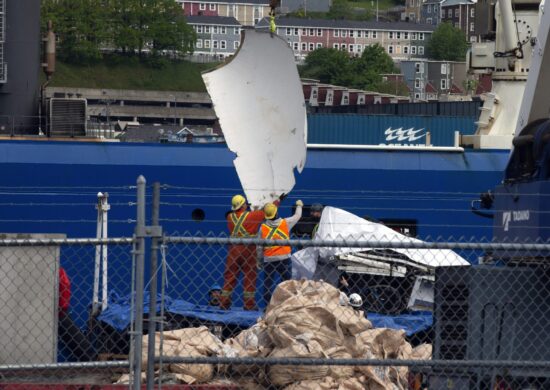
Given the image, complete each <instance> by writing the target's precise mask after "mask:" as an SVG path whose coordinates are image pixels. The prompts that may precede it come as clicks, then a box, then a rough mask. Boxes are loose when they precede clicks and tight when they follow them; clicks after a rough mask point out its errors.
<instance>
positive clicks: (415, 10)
mask: <svg viewBox="0 0 550 390" xmlns="http://www.w3.org/2000/svg"><path fill="white" fill-rule="evenodd" d="M421 9H422V0H405V11H404V12H403V15H402V16H401V20H403V21H405V22H410V23H419V22H420V11H421Z"/></svg>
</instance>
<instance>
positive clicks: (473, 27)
mask: <svg viewBox="0 0 550 390" xmlns="http://www.w3.org/2000/svg"><path fill="white" fill-rule="evenodd" d="M474 30H475V24H474V23H473V22H472V23H470V31H471V32H474Z"/></svg>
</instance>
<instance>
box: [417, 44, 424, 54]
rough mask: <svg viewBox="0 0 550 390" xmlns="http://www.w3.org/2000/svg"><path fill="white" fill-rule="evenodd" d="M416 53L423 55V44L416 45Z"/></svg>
mask: <svg viewBox="0 0 550 390" xmlns="http://www.w3.org/2000/svg"><path fill="white" fill-rule="evenodd" d="M418 55H421V56H423V55H424V46H418Z"/></svg>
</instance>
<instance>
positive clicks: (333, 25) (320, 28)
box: [258, 18, 434, 61]
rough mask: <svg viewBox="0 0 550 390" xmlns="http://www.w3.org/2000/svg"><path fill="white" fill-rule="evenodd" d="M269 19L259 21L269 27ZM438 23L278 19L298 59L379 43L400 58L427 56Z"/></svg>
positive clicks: (357, 52) (359, 50) (359, 49)
mask: <svg viewBox="0 0 550 390" xmlns="http://www.w3.org/2000/svg"><path fill="white" fill-rule="evenodd" d="M268 25H269V20H267V19H264V20H262V21H261V22H260V23H258V27H259V28H267V26H268ZM433 30H434V26H430V25H423V24H417V23H407V22H393V23H387V22H375V21H367V22H361V21H349V20H327V19H298V18H279V19H277V34H278V35H279V36H280V37H282V38H284V39H286V40H287V41H288V44H289V45H290V46H291V47H292V49H293V50H294V54H295V56H296V60H297V61H302V60H303V59H305V57H307V55H308V54H309V53H310V52H312V51H314V50H315V49H319V48H321V47H327V48H334V49H338V50H343V51H346V52H349V53H350V55H356V56H359V55H361V53H362V52H363V50H364V49H365V47H367V46H370V45H374V44H376V43H378V44H379V45H381V46H382V47H384V49H386V51H387V53H388V54H389V55H390V56H391V57H392V58H393V59H394V60H396V61H399V60H404V59H410V58H426V57H427V52H426V46H427V45H428V42H429V41H430V38H431V35H432V32H433Z"/></svg>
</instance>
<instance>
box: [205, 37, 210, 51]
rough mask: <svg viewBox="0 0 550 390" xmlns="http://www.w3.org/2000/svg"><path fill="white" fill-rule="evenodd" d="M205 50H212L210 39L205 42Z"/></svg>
mask: <svg viewBox="0 0 550 390" xmlns="http://www.w3.org/2000/svg"><path fill="white" fill-rule="evenodd" d="M204 48H205V49H210V39H205V40H204Z"/></svg>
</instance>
